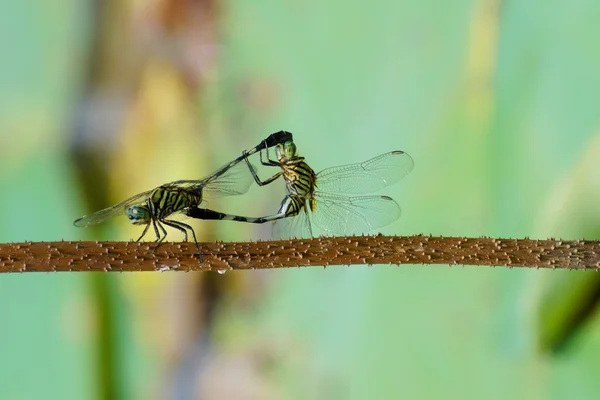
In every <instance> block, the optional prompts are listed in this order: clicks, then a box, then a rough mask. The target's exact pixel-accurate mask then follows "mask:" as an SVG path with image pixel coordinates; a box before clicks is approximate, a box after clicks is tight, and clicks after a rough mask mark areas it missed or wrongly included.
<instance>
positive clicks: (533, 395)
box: [0, 0, 600, 399]
mask: <svg viewBox="0 0 600 400" xmlns="http://www.w3.org/2000/svg"><path fill="white" fill-rule="evenodd" d="M0 10H1V12H0V38H1V39H0V43H2V49H3V51H2V54H3V57H2V68H1V72H0V87H1V88H2V90H1V91H0V171H1V174H0V184H1V187H2V188H3V193H2V196H0V221H1V222H2V225H1V226H2V228H3V229H2V230H1V231H0V242H19V241H27V240H31V241H53V240H63V239H64V240H100V239H118V240H129V239H131V238H134V239H135V238H137V236H138V235H139V231H140V229H139V227H132V226H130V225H129V224H128V222H127V221H126V219H121V220H115V221H112V222H110V223H106V224H104V225H102V226H99V227H98V228H97V229H91V228H90V229H88V230H83V229H77V228H75V227H74V226H73V225H72V222H73V220H75V219H76V218H78V217H80V216H81V215H83V214H87V213H90V212H92V211H96V210H99V209H101V208H104V207H107V206H109V205H112V204H114V203H116V202H118V201H120V200H122V199H125V198H127V197H129V196H131V195H133V194H135V193H138V192H140V191H143V190H148V189H151V188H153V187H155V186H158V185H160V184H162V183H165V182H168V181H171V180H176V179H194V178H201V177H204V176H206V175H208V174H209V173H211V172H212V171H214V170H215V169H216V168H218V167H220V166H221V165H222V164H225V163H226V162H228V161H229V160H231V159H233V158H234V157H236V156H238V155H239V154H240V152H241V151H242V150H243V149H247V148H250V147H252V146H254V145H256V144H257V143H258V141H259V140H261V139H263V138H264V137H266V136H267V135H268V134H270V133H272V132H275V131H277V130H281V129H285V130H289V131H291V132H293V133H294V137H295V141H296V144H297V146H298V149H299V152H300V154H301V155H303V156H305V157H306V159H307V161H308V162H309V163H310V164H311V165H312V166H313V168H314V169H315V170H316V171H319V170H321V169H324V168H327V167H330V166H334V165H340V164H345V163H353V162H360V161H364V160H366V159H369V158H371V157H374V156H376V155H378V154H381V153H384V152H387V151H391V150H404V151H406V152H408V153H409V154H411V155H412V157H413V158H414V160H415V169H414V171H413V172H412V173H411V174H410V175H409V176H408V177H407V178H405V179H404V180H403V181H402V182H401V183H400V184H398V185H395V186H393V187H391V188H389V189H386V191H385V194H387V195H390V196H392V197H394V198H395V199H396V200H397V201H398V202H399V203H400V204H401V205H402V208H403V216H402V218H401V219H400V220H399V221H398V222H396V223H394V224H392V225H390V226H389V227H386V229H384V230H382V232H384V233H387V234H399V235H410V234H417V233H424V234H434V235H447V236H455V235H465V236H481V235H486V236H499V237H524V236H529V237H535V238H546V237H550V236H552V237H560V238H564V239H577V238H583V237H585V238H589V239H594V238H597V237H598V234H599V231H600V229H599V228H600V224H599V221H600V215H599V212H598V211H597V210H598V207H597V203H598V199H599V198H600V179H599V178H598V175H597V171H598V169H599V167H600V161H598V157H597V156H596V154H597V153H598V151H600V136H599V132H600V130H599V129H598V128H599V126H600V125H599V122H600V102H599V101H598V100H597V98H598V95H597V94H598V93H599V92H600V74H599V73H598V71H600V47H598V45H597V39H598V37H600V36H599V35H600V25H599V24H598V21H599V20H600V5H599V4H598V3H597V2H596V1H592V0H580V1H577V2H570V3H568V2H547V1H546V2H542V1H539V0H538V1H529V2H515V1H506V2H500V1H485V0H484V1H454V2H445V1H441V0H425V1H397V2H390V1H373V2H370V3H368V4H367V3H364V2H358V1H352V2H347V1H346V2H343V1H329V2H318V1H304V2H298V1H284V2H282V1H267V0H264V1H253V2H250V1H217V0H204V1H190V0H156V1H153V2H146V1H135V2H134V1H130V2H120V1H115V0H112V1H106V2H100V1H91V0H88V1H87V2H78V1H74V0H60V1H55V2H52V4H50V3H49V2H47V3H31V2H5V3H2V5H0ZM282 195H283V185H282V184H279V185H271V187H268V188H261V189H258V188H256V187H254V188H251V190H250V192H249V193H248V194H247V195H245V196H241V197H239V198H235V199H233V198H232V199H225V200H223V201H222V202H219V203H218V204H211V208H216V209H219V210H224V211H228V212H230V211H231V212H235V213H238V214H241V215H252V216H261V215H266V214H270V213H272V212H273V211H275V210H276V207H277V205H278V203H279V200H280V199H281V197H282ZM193 224H194V227H195V228H196V232H197V233H198V234H199V238H201V240H249V239H259V238H263V239H265V238H268V236H269V232H270V229H269V227H255V226H245V225H243V224H235V223H233V222H221V223H216V222H206V223H203V222H194V223H193ZM178 235H179V234H178V233H175V232H173V233H171V234H170V235H169V239H170V240H181V239H180V236H178ZM599 283H600V279H599V278H598V275H597V274H594V273H591V272H588V273H581V272H568V271H535V270H533V271H529V270H519V269H513V270H507V269H503V268H496V269H492V268H481V267H480V268H475V267H468V266H467V267H464V268H461V267H452V268H448V267H447V266H411V265H404V266H401V267H396V266H373V267H362V266H355V267H351V268H346V267H331V268H327V269H322V268H305V269H297V270H287V271H273V272H268V273H267V272H261V271H252V272H227V273H226V274H224V275H218V274H192V273H189V274H183V273H164V274H160V273H155V274H150V273H146V274H139V273H131V274H122V275H111V276H108V275H106V274H36V275H33V274H31V275H30V274H23V275H20V274H15V275H4V276H0V321H1V322H0V323H1V326H2V329H0V354H1V355H2V356H1V361H0V397H1V398H3V399H38V398H60V399H112V398H124V399H147V398H156V399H158V398H172V399H188V398H198V399H225V398H227V399H366V398H421V399H437V398H456V399H465V398H469V399H482V398H490V399H491V398H497V399H504V398H523V399H524V398H527V399H562V398H578V399H583V398H596V397H597V396H596V395H595V394H596V393H598V391H599V390H600V381H599V380H598V379H597V373H596V367H597V365H598V362H597V358H598V357H597V355H598V353H599V352H600V329H599V328H600V326H599V321H598V318H597V317H596V315H595V305H596V301H597V298H598V293H599V292H600V291H599V290H598V288H599V287H600V284H599Z"/></svg>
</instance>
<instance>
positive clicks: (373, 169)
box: [317, 151, 414, 194]
mask: <svg viewBox="0 0 600 400" xmlns="http://www.w3.org/2000/svg"><path fill="white" fill-rule="evenodd" d="M413 166H414V162H413V159H412V157H411V156H409V155H408V154H407V153H405V152H403V151H392V152H389V153H385V154H382V155H380V156H377V157H375V158H372V159H370V160H368V161H365V162H363V163H358V164H348V165H341V166H339V167H332V168H327V169H324V170H323V171H321V172H319V173H318V174H317V187H318V188H319V191H322V192H328V193H354V194H362V193H372V192H375V191H377V190H380V189H382V188H384V187H386V186H389V185H392V184H394V183H396V182H398V181H399V180H400V179H402V178H404V177H405V176H406V175H407V174H408V173H409V172H410V171H412V169H413Z"/></svg>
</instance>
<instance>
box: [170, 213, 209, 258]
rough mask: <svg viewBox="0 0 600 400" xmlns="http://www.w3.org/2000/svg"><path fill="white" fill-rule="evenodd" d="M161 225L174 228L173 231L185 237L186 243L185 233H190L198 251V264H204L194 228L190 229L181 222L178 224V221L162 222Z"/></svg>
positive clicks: (186, 236)
mask: <svg viewBox="0 0 600 400" xmlns="http://www.w3.org/2000/svg"><path fill="white" fill-rule="evenodd" d="M162 223H163V224H165V225H168V226H170V227H171V228H175V229H177V230H180V231H181V232H183V234H184V235H185V241H186V242H187V241H188V234H187V231H188V230H190V231H191V232H192V236H193V237H194V244H195V245H196V250H198V255H199V256H200V262H204V257H203V256H202V253H201V252H200V246H199V245H198V239H196V232H194V228H192V227H191V226H189V225H188V224H184V223H183V222H180V221H173V220H163V221H162Z"/></svg>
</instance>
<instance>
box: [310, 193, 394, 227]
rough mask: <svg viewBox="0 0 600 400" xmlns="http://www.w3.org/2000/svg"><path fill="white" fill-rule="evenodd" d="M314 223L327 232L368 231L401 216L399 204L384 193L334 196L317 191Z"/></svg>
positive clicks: (313, 214) (313, 215)
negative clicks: (377, 194)
mask: <svg viewBox="0 0 600 400" xmlns="http://www.w3.org/2000/svg"><path fill="white" fill-rule="evenodd" d="M312 217H313V218H312V219H313V222H314V224H315V225H316V226H318V227H319V228H321V229H322V230H323V231H325V232H327V233H330V234H340V235H351V234H360V233H365V232H369V231H371V230H373V229H376V228H381V227H382V226H386V225H388V224H390V223H392V222H394V221H395V220H397V219H398V218H400V206H399V205H398V203H396V202H395V201H394V199H392V198H391V197H387V196H354V197H346V196H337V195H331V194H328V193H318V197H317V208H316V210H315V212H314V213H312Z"/></svg>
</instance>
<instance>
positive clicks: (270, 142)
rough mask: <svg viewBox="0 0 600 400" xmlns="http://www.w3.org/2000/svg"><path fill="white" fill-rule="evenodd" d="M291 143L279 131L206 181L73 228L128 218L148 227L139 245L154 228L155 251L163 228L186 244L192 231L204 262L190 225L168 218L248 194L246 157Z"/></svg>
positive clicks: (151, 195)
mask: <svg viewBox="0 0 600 400" xmlns="http://www.w3.org/2000/svg"><path fill="white" fill-rule="evenodd" d="M289 140H292V134H291V133H290V132H286V131H279V132H276V133H273V134H271V135H270V136H269V137H268V138H267V139H265V140H263V141H262V142H261V143H260V144H258V145H257V146H255V147H254V148H252V149H251V150H248V151H247V152H244V153H243V155H242V156H240V157H238V158H236V159H235V160H233V161H231V162H230V163H228V164H227V165H225V166H223V167H222V168H220V169H219V170H217V172H215V173H213V174H212V175H210V176H208V177H206V178H204V179H199V180H180V181H175V182H171V183H167V184H164V185H161V186H159V187H157V188H155V189H152V190H149V191H146V192H143V193H139V194H136V195H135V196H132V197H130V198H128V199H127V200H124V201H122V202H120V203H118V204H116V205H114V206H112V207H109V208H105V209H104V210H100V211H98V212H95V213H93V214H89V215H85V216H83V217H81V218H79V219H77V220H76V221H75V222H74V225H75V226H77V227H88V226H90V225H95V224H99V223H101V222H103V221H105V220H107V219H108V218H112V217H115V216H119V215H122V214H125V215H126V216H127V218H128V219H129V221H130V222H131V223H132V224H134V225H146V226H145V227H144V230H143V232H142V234H141V236H140V237H139V238H138V240H137V241H140V240H141V239H142V238H143V237H144V236H145V235H146V233H147V232H148V229H149V228H150V225H152V227H153V228H154V233H155V234H156V243H157V245H156V247H154V250H156V248H158V246H159V245H160V244H161V243H162V242H163V241H164V240H165V238H166V236H167V231H166V230H165V228H164V226H163V225H167V226H170V227H172V228H175V229H177V230H179V231H181V232H183V234H184V235H185V240H186V241H187V240H188V233H187V231H188V230H189V231H191V232H192V236H193V238H194V243H195V244H196V249H197V250H198V254H200V257H201V258H202V253H200V247H199V245H198V240H197V238H196V233H195V232H194V229H192V227H191V226H189V225H188V224H185V223H183V222H181V221H177V220H174V219H172V218H169V217H171V216H172V215H173V214H182V215H185V211H186V210H188V209H191V208H199V206H200V205H201V204H202V202H203V201H204V200H205V199H212V198H218V197H223V196H235V195H241V194H244V193H246V192H247V191H248V189H249V187H250V185H251V184H252V176H251V174H250V173H249V172H248V169H247V166H246V164H245V163H243V162H241V161H242V160H245V157H247V156H246V154H254V153H257V152H259V151H261V150H263V149H264V148H265V146H266V148H269V147H272V146H275V145H277V144H280V143H283V142H286V141H289ZM251 171H252V169H251ZM154 250H153V253H154Z"/></svg>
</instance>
